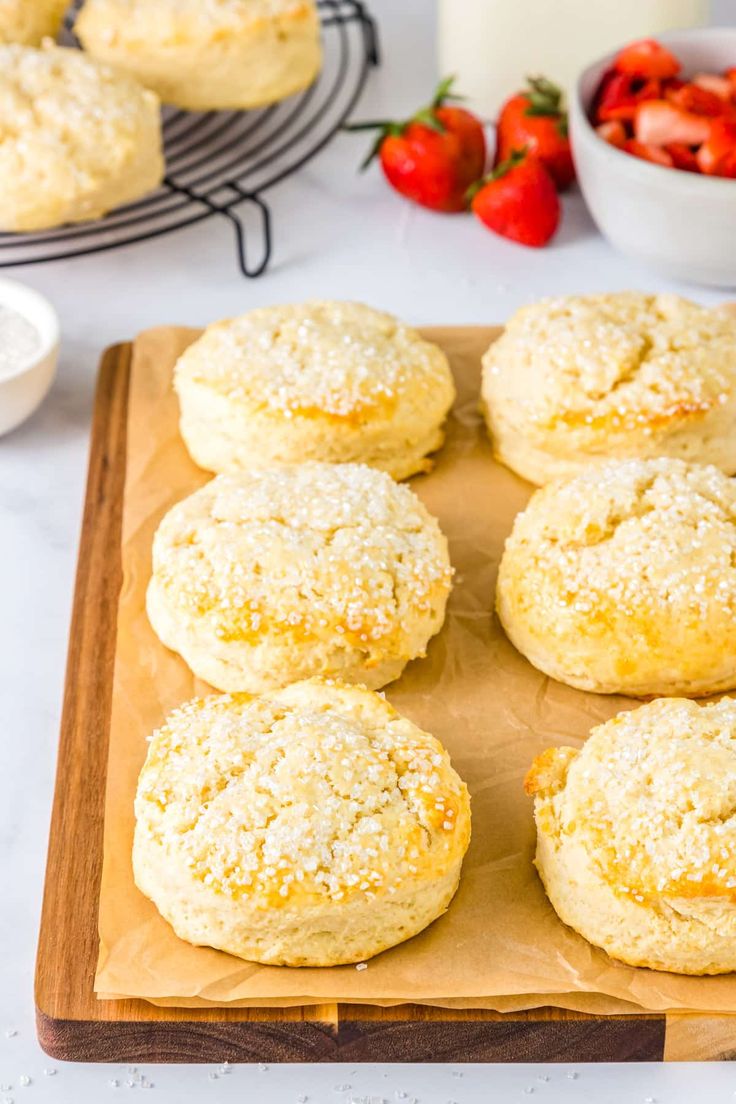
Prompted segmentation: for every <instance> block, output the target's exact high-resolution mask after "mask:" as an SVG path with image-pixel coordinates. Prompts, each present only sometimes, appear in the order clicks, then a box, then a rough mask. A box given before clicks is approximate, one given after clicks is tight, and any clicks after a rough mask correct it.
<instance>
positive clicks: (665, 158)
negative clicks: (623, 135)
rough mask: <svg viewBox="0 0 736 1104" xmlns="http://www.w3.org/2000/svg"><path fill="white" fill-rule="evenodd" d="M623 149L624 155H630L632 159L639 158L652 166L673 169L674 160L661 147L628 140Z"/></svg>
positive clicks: (631, 139)
mask: <svg viewBox="0 0 736 1104" xmlns="http://www.w3.org/2000/svg"><path fill="white" fill-rule="evenodd" d="M623 148H624V150H625V151H626V153H631V154H633V155H634V157H641V158H642V160H644V161H651V162H652V164H654V165H663V166H664V168H666V169H671V168H674V164H675V163H674V160H673V159H672V157H671V155H670V154H669V153H667V151H666V150H665V149H663V148H662V147H661V146H651V145H646V144H645V143H644V142H637V141H636V139H634V138H629V139H628V141H627V142H626V143H625V144H624V147H623Z"/></svg>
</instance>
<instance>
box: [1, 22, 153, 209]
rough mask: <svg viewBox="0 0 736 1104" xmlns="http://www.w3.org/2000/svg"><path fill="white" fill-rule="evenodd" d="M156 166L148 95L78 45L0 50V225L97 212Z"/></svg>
mask: <svg viewBox="0 0 736 1104" xmlns="http://www.w3.org/2000/svg"><path fill="white" fill-rule="evenodd" d="M163 171H164V163H163V156H162V152H161V121H160V116H159V102H158V98H157V97H156V96H155V95H154V93H153V92H147V91H145V90H144V89H143V88H141V87H140V85H138V84H137V83H136V82H135V81H132V80H130V78H129V77H126V76H125V75H123V74H122V73H118V72H116V71H115V70H114V69H111V68H109V67H108V66H107V65H101V64H100V63H98V62H96V61H95V60H94V59H93V58H89V57H86V56H85V55H84V54H83V53H81V51H79V50H71V49H66V48H64V47H61V46H54V45H53V44H52V43H51V42H48V41H47V42H46V43H45V44H44V47H43V48H42V49H40V50H36V49H35V48H34V47H32V46H18V45H9V46H0V229H2V230H11V231H17V230H40V229H43V228H48V227H53V226H60V225H62V224H64V223H68V222H83V221H85V220H87V219H95V218H99V217H100V216H101V215H104V214H105V213H106V212H107V211H110V210H112V209H113V208H114V207H119V206H120V205H121V204H123V203H128V202H130V201H132V200H134V199H138V198H139V197H140V196H142V195H144V194H145V193H146V192H148V191H150V190H151V189H153V188H155V187H156V186H157V185H158V184H159V183H160V181H161V179H162V177H163Z"/></svg>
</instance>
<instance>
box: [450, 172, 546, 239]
mask: <svg viewBox="0 0 736 1104" xmlns="http://www.w3.org/2000/svg"><path fill="white" fill-rule="evenodd" d="M470 195H471V207H472V210H473V214H474V215H476V216H477V218H479V219H480V221H481V222H482V223H483V224H484V225H485V226H487V227H488V228H489V229H490V230H493V231H494V232H495V233H496V234H500V235H501V237H502V238H510V239H511V241H515V242H520V243H521V244H522V245H530V246H535V247H537V246H541V245H546V243H547V242H548V241H549V240H550V238H551V237H552V236H553V235H554V233H555V231H556V229H557V227H558V226H559V222H560V201H559V198H558V196H557V191H556V189H555V185H554V181H553V180H552V177H551V175H550V174H549V172H548V171H547V169H546V168H545V167H544V165H543V163H542V162H541V161H540V160H539V159H538V158H537V157H535V156H533V155H530V154H529V153H528V152H527V150H514V151H513V152H512V153H511V155H510V157H509V158H508V160H506V161H502V162H501V164H500V165H497V166H496V167H495V168H494V170H493V172H492V173H491V174H490V175H489V176H486V177H485V178H484V179H483V180H481V181H479V182H478V184H476V185H474V187H473V188H471V190H470Z"/></svg>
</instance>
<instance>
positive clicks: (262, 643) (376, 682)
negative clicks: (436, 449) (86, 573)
mask: <svg viewBox="0 0 736 1104" xmlns="http://www.w3.org/2000/svg"><path fill="white" fill-rule="evenodd" d="M451 575H452V569H451V567H450V561H449V557H448V551H447V541H446V539H445V537H444V536H443V534H442V532H441V531H440V527H439V525H438V524H437V521H436V520H435V519H434V518H433V517H432V516H431V515H430V514H429V513H428V512H427V510H426V509H425V508H424V506H423V505H422V503H421V502H420V501H419V499H418V498H417V497H416V495H414V493H413V492H412V491H411V490H409V488H408V487H405V486H399V485H398V484H396V483H394V482H393V480H392V479H391V478H390V477H389V476H388V475H386V474H385V473H383V472H379V471H375V470H374V469H373V468H368V467H365V466H364V465H360V464H303V465H301V466H300V467H293V468H277V469H261V470H254V471H252V472H244V473H241V474H239V475H220V476H217V477H216V478H215V479H213V480H212V481H211V482H209V483H208V484H206V485H205V486H204V487H202V488H201V489H200V490H199V491H196V492H195V493H194V494H193V495H190V496H189V498H186V499H185V500H184V501H183V502H180V503H178V504H177V505H176V506H174V507H173V508H172V509H171V510H170V511H169V513H168V514H167V515H166V516H165V517H164V519H163V521H162V522H161V524H160V525H159V528H158V531H157V533H156V535H155V538H154V542H153V573H152V577H151V581H150V584H149V587H148V595H147V608H148V616H149V619H150V621H151V624H152V626H153V628H154V630H155V631H156V633H157V634H158V636H159V638H160V639H161V640H162V641H163V643H164V644H166V645H167V647H169V648H172V649H173V650H174V651H177V652H179V653H180V654H181V655H182V656H183V658H184V659H185V660H186V662H187V663H188V664H189V666H190V668H191V669H192V671H193V672H194V673H195V674H196V675H197V676H199V677H200V678H203V679H205V680H206V681H207V682H209V683H211V685H212V686H215V687H217V688H218V689H219V690H247V691H250V692H253V693H257V692H260V691H261V690H266V689H271V688H273V687H277V686H283V685H285V684H286V683H289V682H293V681H295V680H296V679H302V678H308V677H310V676H312V675H328V676H340V677H341V678H343V679H345V680H347V681H349V682H362V683H365V684H366V685H367V686H369V687H370V688H372V689H376V688H378V687H380V686H383V685H384V684H385V683H387V682H390V681H391V680H392V679H395V678H398V677H399V675H400V674H401V672H402V670H403V669H404V666H405V665H406V664H407V663H408V662H409V660H410V659H414V658H416V657H417V656H422V655H424V653H425V650H426V647H427V643H428V641H429V639H430V637H432V636H433V635H434V634H435V633H436V632H438V631H439V629H440V628H441V626H442V622H443V620H444V615H445V605H446V602H447V597H448V594H449V592H450V586H451Z"/></svg>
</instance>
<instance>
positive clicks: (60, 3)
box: [0, 0, 68, 46]
mask: <svg viewBox="0 0 736 1104" xmlns="http://www.w3.org/2000/svg"><path fill="white" fill-rule="evenodd" d="M67 7H68V0H0V42H18V43H20V44H21V45H22V46H40V45H41V42H42V40H43V39H44V38H46V37H50V38H56V36H57V35H58V33H59V31H60V30H61V22H62V19H63V18H64V12H65V11H66V9H67Z"/></svg>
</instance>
